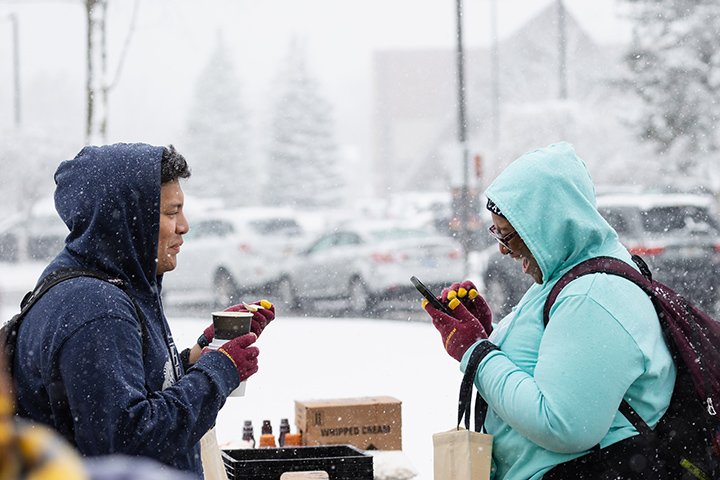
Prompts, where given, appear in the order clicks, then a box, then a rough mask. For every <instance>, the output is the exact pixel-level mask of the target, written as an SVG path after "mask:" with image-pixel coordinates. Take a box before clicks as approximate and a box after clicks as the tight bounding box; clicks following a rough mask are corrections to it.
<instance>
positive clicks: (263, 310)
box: [225, 299, 275, 337]
mask: <svg viewBox="0 0 720 480" xmlns="http://www.w3.org/2000/svg"><path fill="white" fill-rule="evenodd" d="M248 305H250V308H248V307H246V306H245V304H244V303H239V304H237V305H233V306H232V307H228V308H226V309H225V311H226V312H248V311H253V309H255V311H253V317H252V325H251V326H250V331H251V332H253V333H254V334H255V335H257V336H258V337H259V336H260V334H261V333H262V331H263V330H264V329H265V327H266V326H267V324H268V323H270V322H271V321H273V319H274V318H275V305H273V304H272V303H270V302H269V301H268V300H264V299H263V300H258V301H256V302H253V303H250V304H248ZM255 307H257V308H255Z"/></svg>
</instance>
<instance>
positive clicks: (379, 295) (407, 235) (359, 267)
mask: <svg viewBox="0 0 720 480" xmlns="http://www.w3.org/2000/svg"><path fill="white" fill-rule="evenodd" d="M463 270H464V259H463V254H462V248H461V246H460V244H459V243H457V242H456V241H455V240H453V239H452V238H450V237H447V236H442V235H440V234H438V233H436V232H435V231H434V230H431V229H428V228H421V227H415V226H403V225H401V224H399V223H395V222H376V223H362V224H354V225H343V226H340V227H336V228H334V229H332V230H331V231H328V232H326V233H325V234H323V235H321V236H320V237H319V238H318V239H317V240H316V241H314V242H313V243H312V244H311V245H310V247H309V248H307V249H305V250H304V251H302V252H300V253H299V254H298V255H296V256H294V257H292V258H291V259H290V260H289V261H288V263H287V267H286V269H285V270H283V273H282V276H281V278H280V281H279V284H278V288H277V290H276V291H275V295H276V298H277V301H278V303H280V304H282V305H284V306H285V307H286V308H288V309H294V308H299V307H300V306H301V305H304V304H305V303H307V302H309V301H311V300H320V299H342V300H345V303H344V309H346V310H349V311H351V312H356V313H361V312H366V311H368V310H371V309H372V307H373V306H375V305H376V302H379V301H381V300H385V299H393V298H398V297H403V296H407V295H408V294H412V295H413V298H415V299H416V300H417V301H418V302H419V301H420V299H421V297H420V295H419V293H418V292H417V291H416V290H415V289H414V287H413V285H412V283H411V282H410V277H411V276H413V275H414V276H417V277H418V278H419V279H420V280H421V281H422V282H423V283H424V284H425V285H427V286H428V287H430V288H432V289H434V291H435V293H436V294H439V293H440V289H441V288H442V287H444V286H448V285H449V284H450V283H452V282H455V281H460V280H462V276H463Z"/></svg>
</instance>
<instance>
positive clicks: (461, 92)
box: [455, 0, 470, 276]
mask: <svg viewBox="0 0 720 480" xmlns="http://www.w3.org/2000/svg"><path fill="white" fill-rule="evenodd" d="M455 5H456V8H455V10H456V14H457V52H456V59H457V89H458V102H457V103H458V142H459V143H460V151H461V155H462V187H461V189H460V202H459V205H460V212H459V213H460V225H461V228H460V243H461V244H462V246H463V252H464V264H465V266H464V270H465V275H466V276H467V275H468V274H469V261H468V253H469V252H468V250H469V249H470V231H469V226H470V225H469V223H470V189H469V185H468V183H469V166H470V165H469V163H470V160H469V158H468V157H469V154H468V146H467V124H466V119H465V54H464V52H463V31H462V15H463V4H462V0H456V4H455Z"/></svg>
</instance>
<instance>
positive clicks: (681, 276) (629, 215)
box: [482, 193, 720, 318]
mask: <svg viewBox="0 0 720 480" xmlns="http://www.w3.org/2000/svg"><path fill="white" fill-rule="evenodd" d="M713 202H714V200H713V198H712V197H710V196H706V195H695V194H680V193H673V194H664V193H663V194H661V193H658V194H655V193H632V194H608V195H599V196H598V198H597V205H598V210H599V211H600V213H601V214H602V215H603V217H604V218H605V219H606V220H607V222H608V223H609V224H610V225H611V226H612V227H613V228H614V229H615V230H616V231H617V232H618V236H619V237H620V240H621V241H622V242H623V244H624V245H625V246H626V247H627V248H628V250H629V251H630V253H633V254H637V255H640V256H641V257H642V258H643V259H644V260H645V261H646V262H647V263H648V265H649V266H650V270H651V272H652V273H653V276H654V278H655V279H657V280H659V281H661V282H663V283H665V284H667V285H668V286H670V287H671V288H672V289H674V290H676V291H677V292H678V293H680V294H681V295H683V296H685V297H686V298H688V299H689V300H690V301H691V302H693V303H695V304H696V305H698V306H699V307H701V308H703V309H705V310H707V311H709V312H711V313H713V312H716V311H720V308H719V307H720V293H719V292H718V289H719V288H720V279H719V278H718V273H717V272H718V271H720V226H718V222H717V216H716V212H715V209H714V203H713ZM482 277H483V281H484V284H485V291H486V295H487V298H488V301H489V302H490V305H491V306H492V307H493V308H494V309H495V312H496V316H497V318H502V316H504V315H506V314H507V313H508V312H509V311H510V309H511V308H512V307H513V306H514V305H516V304H517V302H518V301H520V299H521V298H522V295H523V294H524V293H525V291H526V290H527V289H528V288H529V287H530V285H531V284H532V280H531V279H530V277H528V276H527V275H524V274H523V273H522V272H521V271H520V268H518V266H517V265H516V264H515V262H513V261H512V260H510V259H508V258H502V255H500V253H499V251H498V248H497V246H496V245H495V246H492V247H489V249H488V253H487V260H486V262H485V267H484V272H483V275H482Z"/></svg>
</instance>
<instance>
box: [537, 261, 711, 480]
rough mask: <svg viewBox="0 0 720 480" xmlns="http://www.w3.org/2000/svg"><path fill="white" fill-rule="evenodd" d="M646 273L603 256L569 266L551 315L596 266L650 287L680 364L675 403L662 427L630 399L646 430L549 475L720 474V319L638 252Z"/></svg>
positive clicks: (635, 419) (637, 423)
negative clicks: (655, 275) (658, 275)
mask: <svg viewBox="0 0 720 480" xmlns="http://www.w3.org/2000/svg"><path fill="white" fill-rule="evenodd" d="M633 261H634V262H635V263H636V264H637V265H638V267H639V268H640V272H638V271H637V270H635V269H634V268H633V267H632V266H630V265H628V264H627V263H625V262H623V261H620V260H618V259H615V258H611V257H596V258H592V259H589V260H586V261H585V262H582V263H580V264H578V265H576V266H575V267H573V268H572V269H571V270H570V271H568V272H567V273H565V275H563V276H562V277H561V278H560V280H558V281H557V283H556V284H555V285H554V286H553V288H552V290H551V291H550V294H549V295H548V298H547V300H546V302H545V307H544V311H543V321H544V322H545V325H547V323H548V321H549V319H550V309H551V308H552V306H553V304H554V303H555V300H556V299H557V296H558V294H559V293H560V291H561V290H562V289H563V288H564V287H565V286H566V285H567V284H568V283H570V282H571V281H573V280H575V279H576V278H578V277H581V276H583V275H588V274H592V273H607V274H611V275H618V276H620V277H623V278H625V279H627V280H630V281H631V282H633V283H635V284H636V285H637V286H639V287H640V288H642V289H643V291H644V292H645V293H646V294H648V296H649V297H650V299H651V300H652V303H653V306H654V307H655V310H656V312H657V314H658V317H659V319H660V324H661V326H662V330H663V332H664V335H665V340H666V343H667V345H668V348H669V350H670V353H671V354H672V358H673V361H674V362H675V365H676V367H677V380H676V383H675V388H674V390H673V394H672V398H671V400H670V406H669V408H668V410H667V412H666V413H665V415H663V417H662V418H661V419H660V421H659V422H658V424H657V425H656V427H655V430H652V429H650V427H649V426H648V425H647V423H645V421H644V420H643V419H642V418H641V417H640V416H639V415H638V414H637V412H635V410H634V409H633V408H632V407H631V406H630V404H629V403H628V402H627V401H625V400H623V401H622V403H621V405H620V408H619V410H620V412H621V413H622V414H623V415H625V417H626V418H627V419H628V421H629V422H630V423H631V424H632V425H633V426H634V427H635V428H636V429H637V430H638V432H640V435H637V436H635V437H631V438H628V439H626V440H623V441H620V442H617V443H616V444H614V445H610V446H609V447H607V448H604V449H600V448H599V446H596V447H595V449H594V452H592V453H590V454H588V455H586V456H583V457H580V458H578V459H575V460H571V461H570V462H567V463H565V464H560V465H558V466H557V467H555V468H553V469H552V470H550V472H548V474H546V475H545V477H543V478H544V479H548V480H551V479H554V478H557V479H560V478H613V479H614V478H619V479H628V478H632V479H634V478H638V479H639V478H642V479H669V480H670V479H671V480H677V479H686V478H687V479H700V480H711V479H717V478H720V466H719V464H720V418H718V415H717V411H716V409H717V408H719V407H720V323H718V322H717V321H716V320H714V319H713V318H711V317H710V316H709V315H708V314H707V313H705V312H703V311H701V310H700V309H698V308H697V307H695V306H694V305H692V304H690V303H689V302H688V301H687V300H686V299H685V298H683V297H682V296H680V295H678V294H677V293H675V292H674V291H673V290H672V289H670V288H669V287H668V286H666V285H664V284H662V283H660V282H657V281H655V280H653V279H652V275H651V273H650V270H649V268H648V267H647V264H646V263H645V262H644V261H643V260H642V258H640V257H638V256H637V255H633Z"/></svg>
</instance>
